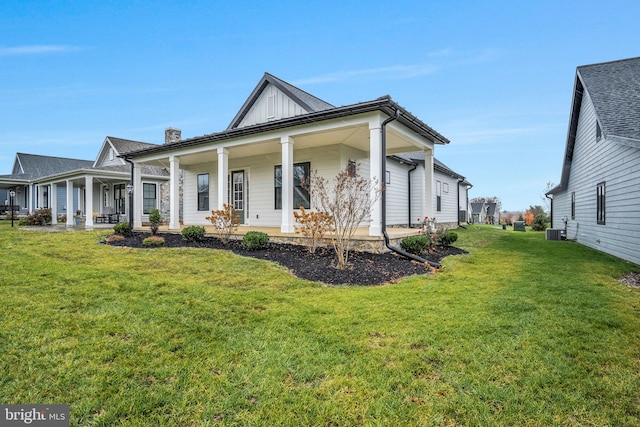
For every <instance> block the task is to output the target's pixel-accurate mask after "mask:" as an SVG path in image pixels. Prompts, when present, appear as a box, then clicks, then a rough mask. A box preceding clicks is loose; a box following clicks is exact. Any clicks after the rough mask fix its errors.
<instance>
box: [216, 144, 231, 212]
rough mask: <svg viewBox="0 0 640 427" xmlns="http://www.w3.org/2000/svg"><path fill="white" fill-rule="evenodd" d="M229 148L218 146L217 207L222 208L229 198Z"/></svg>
mask: <svg viewBox="0 0 640 427" xmlns="http://www.w3.org/2000/svg"><path fill="white" fill-rule="evenodd" d="M228 180H229V150H227V149H226V148H223V147H219V148H218V207H217V208H216V209H223V208H224V204H225V203H227V200H229V182H228Z"/></svg>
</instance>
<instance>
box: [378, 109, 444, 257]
mask: <svg viewBox="0 0 640 427" xmlns="http://www.w3.org/2000/svg"><path fill="white" fill-rule="evenodd" d="M400 114H401V112H400V110H395V114H394V115H393V116H391V117H389V118H388V119H386V120H385V121H383V122H382V125H381V126H380V132H381V133H382V135H381V144H380V151H382V162H381V163H382V168H381V169H382V171H381V172H382V173H381V175H380V176H382V177H384V176H386V174H387V155H386V154H387V131H386V129H387V124H388V123H390V122H392V121H394V120H396V119H397V118H398V117H400ZM383 182H384V181H383ZM386 192H387V190H386V189H385V188H384V187H382V193H381V202H382V212H381V214H382V215H381V217H382V218H381V219H382V235H383V236H384V245H385V246H386V247H387V249H389V250H390V251H392V252H395V253H397V254H399V255H402V256H404V257H407V258H411V259H413V260H416V261H418V262H421V263H423V264H425V263H426V264H429V265H430V266H432V267H434V268H440V267H441V265H440V264H439V263H437V262H434V261H429V260H428V259H425V258H421V257H419V256H417V255H413V254H410V253H409V252H405V251H403V250H402V249H400V248H398V247H395V246H391V244H390V243H389V235H388V234H387V195H386Z"/></svg>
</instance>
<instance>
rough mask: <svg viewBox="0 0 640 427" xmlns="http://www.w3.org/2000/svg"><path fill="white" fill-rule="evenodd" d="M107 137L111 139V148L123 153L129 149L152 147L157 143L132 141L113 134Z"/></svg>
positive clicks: (136, 149)
mask: <svg viewBox="0 0 640 427" xmlns="http://www.w3.org/2000/svg"><path fill="white" fill-rule="evenodd" d="M107 138H108V139H109V141H111V144H112V145H113V148H115V149H116V151H117V152H118V154H125V153H129V152H131V151H138V150H144V149H145V148H149V147H154V146H156V145H158V144H151V143H148V142H141V141H132V140H130V139H123V138H116V137H114V136H108V137H107Z"/></svg>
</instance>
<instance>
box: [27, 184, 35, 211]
mask: <svg viewBox="0 0 640 427" xmlns="http://www.w3.org/2000/svg"><path fill="white" fill-rule="evenodd" d="M25 189H27V191H28V192H29V194H28V196H27V198H28V203H29V206H27V212H29V213H33V200H34V197H33V191H34V190H35V189H36V187H35V186H34V185H33V184H29V185H28V186H26V187H25Z"/></svg>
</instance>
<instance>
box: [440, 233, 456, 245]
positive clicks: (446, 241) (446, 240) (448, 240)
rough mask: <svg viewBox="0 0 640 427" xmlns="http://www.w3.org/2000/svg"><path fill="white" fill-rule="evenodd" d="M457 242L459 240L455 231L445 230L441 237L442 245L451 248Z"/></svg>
mask: <svg viewBox="0 0 640 427" xmlns="http://www.w3.org/2000/svg"><path fill="white" fill-rule="evenodd" d="M456 240H458V233H456V232H455V231H449V230H445V231H444V233H443V234H442V236H440V244H441V245H443V246H450V245H451V244H452V243H453V242H455V241H456Z"/></svg>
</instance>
